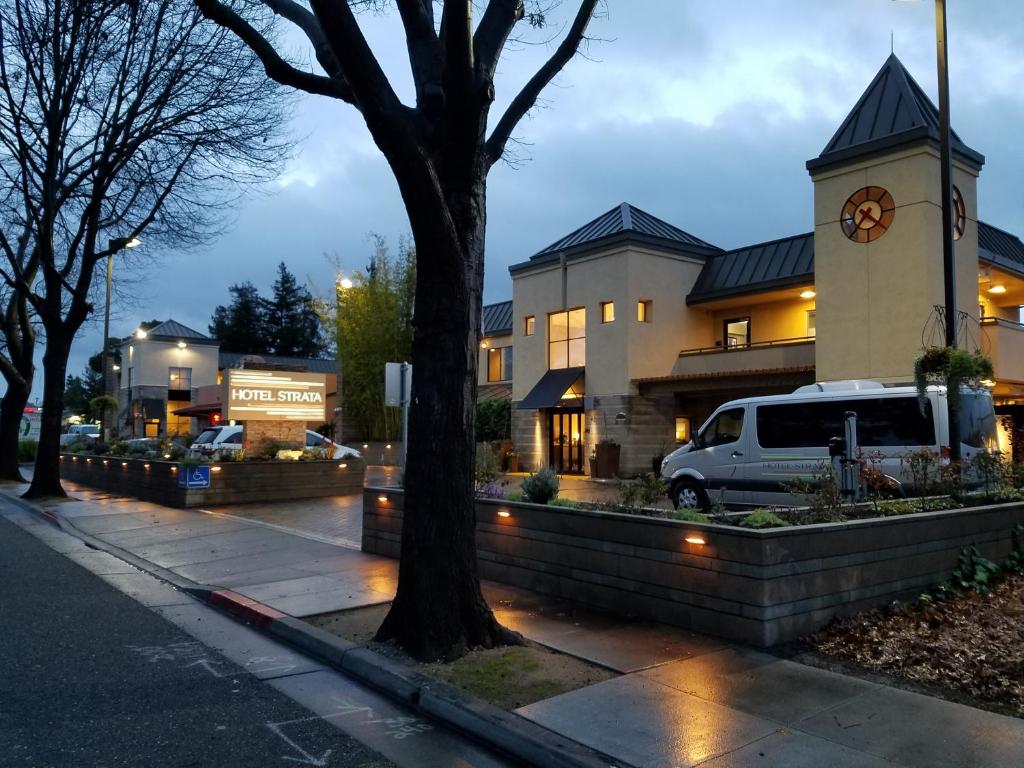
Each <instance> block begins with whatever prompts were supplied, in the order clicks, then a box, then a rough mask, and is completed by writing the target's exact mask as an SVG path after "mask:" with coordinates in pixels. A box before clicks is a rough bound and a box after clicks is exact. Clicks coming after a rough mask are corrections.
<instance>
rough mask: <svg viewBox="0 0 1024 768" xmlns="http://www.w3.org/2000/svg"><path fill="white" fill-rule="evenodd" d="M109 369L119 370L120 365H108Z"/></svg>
mask: <svg viewBox="0 0 1024 768" xmlns="http://www.w3.org/2000/svg"><path fill="white" fill-rule="evenodd" d="M110 370H112V371H120V370H121V366H120V365H112V366H110Z"/></svg>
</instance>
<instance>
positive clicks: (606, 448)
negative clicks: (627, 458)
mask: <svg viewBox="0 0 1024 768" xmlns="http://www.w3.org/2000/svg"><path fill="white" fill-rule="evenodd" d="M621 448H622V447H621V446H620V445H619V444H618V443H616V442H612V441H611V440H602V441H601V442H599V443H598V444H597V445H596V446H594V454H595V455H594V460H595V463H596V464H597V471H596V472H594V473H593V475H594V477H615V476H616V475H617V474H618V473H619V454H620V452H621Z"/></svg>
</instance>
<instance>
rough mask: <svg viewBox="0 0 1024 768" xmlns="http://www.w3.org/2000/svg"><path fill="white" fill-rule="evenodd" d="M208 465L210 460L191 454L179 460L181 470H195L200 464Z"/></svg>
mask: <svg viewBox="0 0 1024 768" xmlns="http://www.w3.org/2000/svg"><path fill="white" fill-rule="evenodd" d="M209 463H210V460H209V459H208V458H206V457H205V456H195V455H193V454H189V455H188V456H184V457H183V458H182V459H181V466H182V468H183V469H195V468H196V467H198V466H200V465H201V464H209Z"/></svg>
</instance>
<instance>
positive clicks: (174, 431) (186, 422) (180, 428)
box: [167, 402, 191, 435]
mask: <svg viewBox="0 0 1024 768" xmlns="http://www.w3.org/2000/svg"><path fill="white" fill-rule="evenodd" d="M181 407H182V406H181V405H180V404H178V403H174V402H168V403H167V434H168V435H187V434H188V433H189V431H190V430H189V427H190V426H191V419H190V418H189V417H188V416H178V415H177V414H176V413H174V411H176V410H178V409H179V408H181Z"/></svg>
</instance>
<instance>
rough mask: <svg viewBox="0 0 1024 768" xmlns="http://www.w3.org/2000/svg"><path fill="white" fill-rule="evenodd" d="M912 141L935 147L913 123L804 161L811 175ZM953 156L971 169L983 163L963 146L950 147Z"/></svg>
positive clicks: (931, 138) (933, 139)
mask: <svg viewBox="0 0 1024 768" xmlns="http://www.w3.org/2000/svg"><path fill="white" fill-rule="evenodd" d="M916 143H927V144H930V145H931V146H933V147H935V148H936V149H938V148H939V140H938V138H936V137H935V136H934V135H933V134H932V132H931V130H930V129H929V128H928V126H926V125H922V126H917V127H916V128H911V129H910V130H907V131H902V132H901V133H895V134H892V135H891V136H885V137H883V138H881V139H875V140H873V141H866V142H864V143H862V144H856V145H854V146H852V147H846V148H845V149H839V150H835V151H832V152H828V153H826V154H822V155H819V156H818V157H815V158H812V159H810V160H808V161H807V163H806V168H807V170H808V171H809V172H810V173H812V174H814V173H816V172H818V171H823V170H827V169H829V168H832V167H835V166H838V165H843V164H845V163H848V162H850V161H851V160H864V159H868V158H871V157H875V156H877V155H882V154H884V153H886V152H889V151H891V150H893V149H896V148H898V147H902V146H908V145H911V144H916ZM953 155H954V156H955V157H956V158H957V159H959V160H960V161H962V162H964V163H966V164H967V165H968V166H970V167H971V168H973V169H974V170H975V171H980V170H981V168H982V166H983V165H985V156H984V155H982V154H981V153H980V152H975V151H974V150H973V149H971V148H970V147H968V146H966V145H963V146H960V147H954V148H953Z"/></svg>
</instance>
